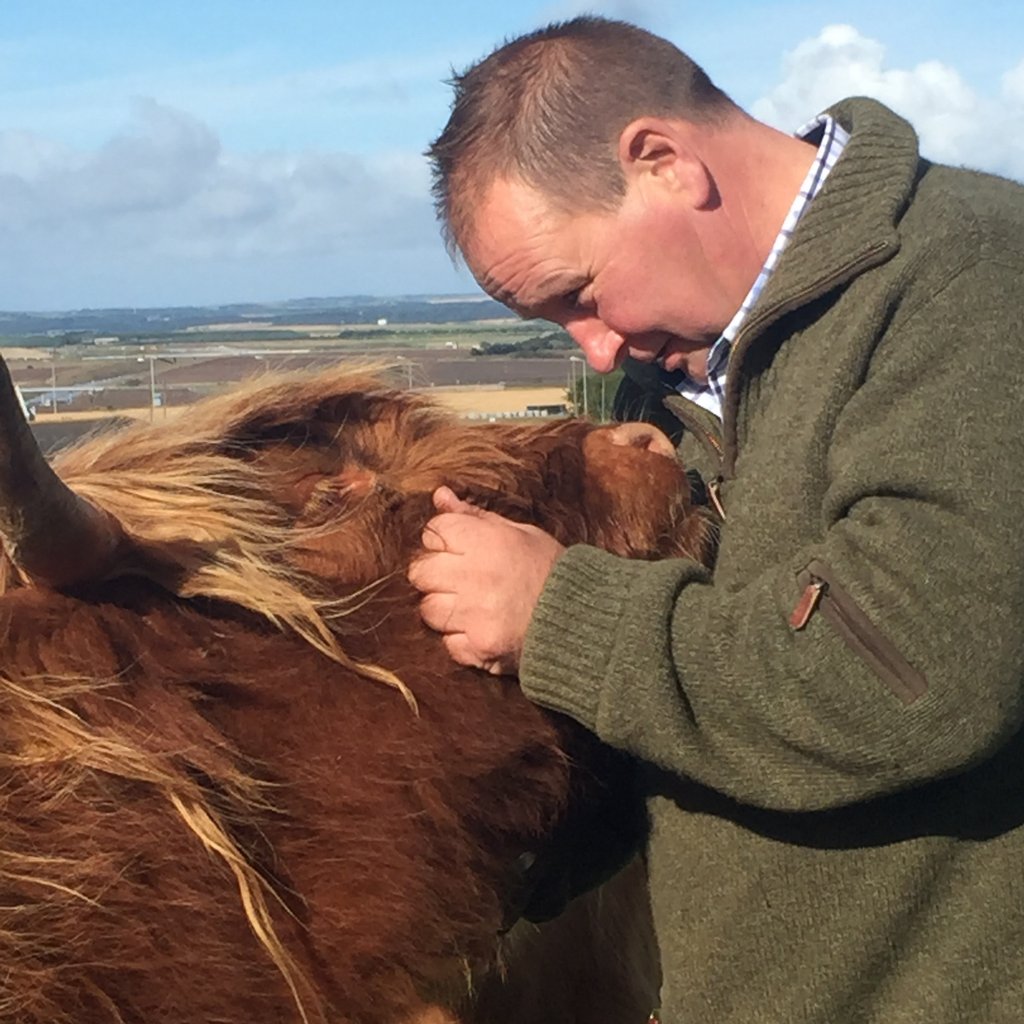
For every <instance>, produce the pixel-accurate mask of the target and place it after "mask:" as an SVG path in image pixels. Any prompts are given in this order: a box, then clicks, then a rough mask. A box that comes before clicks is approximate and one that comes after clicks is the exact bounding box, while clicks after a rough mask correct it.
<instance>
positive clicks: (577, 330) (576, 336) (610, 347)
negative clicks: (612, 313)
mask: <svg viewBox="0 0 1024 1024" xmlns="http://www.w3.org/2000/svg"><path fill="white" fill-rule="evenodd" d="M565 329H566V330H567V331H568V332H569V337H571V338H572V340H573V341H575V342H576V344H577V345H579V347H580V350H581V351H582V352H583V354H584V356H586V359H587V362H588V363H589V364H590V367H591V369H593V370H596V371H597V372H598V373H609V372H610V371H612V370H614V369H615V367H616V365H617V363H618V361H619V358H620V357H619V353H620V352H621V351H623V349H624V347H625V344H626V339H625V338H624V337H623V336H622V335H621V334H619V333H618V332H617V331H613V330H612V329H611V328H610V327H608V326H607V324H604V323H602V322H601V321H600V320H598V319H597V318H588V319H586V320H577V321H576V322H575V323H570V324H567V325H566V328H565Z"/></svg>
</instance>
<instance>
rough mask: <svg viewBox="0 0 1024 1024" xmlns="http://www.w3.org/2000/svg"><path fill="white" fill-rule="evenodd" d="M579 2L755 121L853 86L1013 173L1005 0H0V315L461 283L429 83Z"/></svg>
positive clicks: (929, 132)
mask: <svg viewBox="0 0 1024 1024" xmlns="http://www.w3.org/2000/svg"><path fill="white" fill-rule="evenodd" d="M503 7H506V8H508V9H507V10H506V11H505V12H504V13H502V8H503ZM583 10H590V11H594V12H596V13H603V14H608V15H610V16H614V17H622V18H626V19H627V20H631V21H634V22H636V23H638V24H641V25H643V26H645V27H647V28H650V29H652V30H654V31H656V32H659V33H661V34H663V35H665V36H667V37H668V38H670V39H672V40H673V42H675V43H676V44H678V45H679V46H680V47H681V48H683V49H684V50H686V51H687V52H688V53H689V54H690V55H691V56H692V57H694V58H695V59H696V60H697V61H699V62H700V63H702V64H703V65H704V66H705V68H706V69H707V70H708V71H709V72H710V74H711V75H712V77H713V78H714V79H715V80H716V82H717V83H718V84H719V85H720V86H722V87H723V88H724V89H725V90H726V91H727V92H729V93H730V94H731V95H732V96H733V98H734V99H736V100H737V101H738V102H740V103H741V104H742V105H743V106H745V107H746V108H747V109H749V110H751V111H752V112H753V113H755V114H756V115H758V116H760V117H762V118H763V119H765V120H767V121H769V122H770V123H773V124H776V125H777V126H778V127H782V128H786V129H793V128H795V127H797V126H798V125H799V124H801V123H802V122H803V121H805V120H806V119H807V118H809V117H810V116H812V115H813V114H814V113H816V112H817V110H818V109H820V108H821V107H822V106H825V105H827V104H828V103H829V102H832V101H833V100H835V99H838V98H840V97H841V96H843V95H848V94H850V93H854V92H859V93H867V94H870V95H875V96H878V97H879V98H880V99H882V100H884V101H886V102H888V103H890V105H892V106H895V107H896V108H897V109H898V110H900V112H901V113H903V114H904V115H905V116H908V117H910V118H911V120H912V121H913V122H914V124H915V125H916V127H917V128H918V130H919V132H920V133H921V137H922V142H923V148H924V151H925V153H926V154H927V155H929V156H932V157H935V158H937V159H942V160H947V161H950V162H955V163H966V164H969V165H972V166H978V167H983V168H985V169H989V170H994V171H998V172H1000V173H1003V174H1007V175H1010V176H1013V177H1017V178H1024V5H1022V4H1020V3H1019V0H1012V2H1011V0H1005V2H1003V0H976V2H975V3H972V4H965V3H962V2H960V3H952V2H945V0H935V2H931V3H929V2H927V0H923V2H919V3H916V4H913V5H911V4H902V3H898V2H896V0H888V2H880V0H860V2H850V3H820V2H819V3H805V2H779V3H756V2H752V0H719V2H718V3H712V4H709V3H707V2H706V0H705V2H702V3H690V2H686V0H611V2H604V3H602V2H594V3H590V4H581V3H575V2H573V0H541V2H531V0H519V2H518V3H516V4H514V5H497V4H495V5H491V4H485V3H481V2H480V0H433V2H430V0H426V2H424V0H420V2H412V0H377V2H376V3H373V2H360V3H355V2H351V0H289V2H287V3H286V2H283V0H245V2H242V0H175V2H174V3H170V2H164V0H149V2H144V3H140V2H139V0H132V2H126V0H33V2H32V3H31V4H29V3H17V2H15V0H6V2H3V3H2V4H0V309H7V310H14V309H18V310H24V309H64V308H73V307H86V306H93V307H95V306H110V305H122V306H150V305H179V304H193V303H222V302H236V301H241V302H244V301H258V300H273V299H283V298H296V297H301V296H310V295H345V294H353V293H372V294H379V295H390V294H406V293H423V292H466V291H473V290H474V289H475V286H474V285H473V282H472V280H471V279H470V278H469V277H468V276H467V275H466V273H465V272H464V271H461V270H459V269H457V268H453V267H452V266H451V264H450V262H449V260H448V258H447V256H446V254H445V253H444V250H443V247H442V245H441V242H440V238H439V235H438V232H437V229H436V226H435V225H434V222H433V214H432V211H431V208H430V202H429V195H428V185H429V176H428V172H427V168H426V165H425V162H424V160H423V158H422V156H421V153H422V151H423V149H424V147H425V146H426V145H427V143H428V142H429V141H430V139H431V138H433V137H434V136H435V135H436V134H437V132H438V131H439V130H440V129H441V127H442V126H443V124H444V121H445V118H446V116H447V110H448V104H449V92H448V89H447V87H446V86H445V85H444V79H445V78H446V77H447V75H448V73H449V69H450V68H451V67H453V66H454V67H456V68H462V67H464V66H465V65H466V64H467V63H469V62H470V61H472V60H474V59H476V58H478V57H480V56H483V55H484V54H485V53H487V52H488V51H489V50H490V49H491V48H492V47H493V46H494V45H495V44H497V43H499V42H500V41H502V39H504V38H505V37H507V36H509V35H514V34H517V33H519V32H523V31H528V30H530V29H532V28H535V27H538V26H539V25H541V24H544V23H545V22H547V21H550V20H552V19H557V18H562V17H569V16H572V15H573V14H577V13H580V12H581V11H583Z"/></svg>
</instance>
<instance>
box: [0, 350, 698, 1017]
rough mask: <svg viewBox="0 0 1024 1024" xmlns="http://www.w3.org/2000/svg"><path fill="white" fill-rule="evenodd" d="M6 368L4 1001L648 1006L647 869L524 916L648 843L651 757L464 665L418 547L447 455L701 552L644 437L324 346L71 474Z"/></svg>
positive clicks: (678, 481)
mask: <svg viewBox="0 0 1024 1024" xmlns="http://www.w3.org/2000/svg"><path fill="white" fill-rule="evenodd" d="M0 370H2V373H0V392H2V393H4V394H6V395H7V397H6V398H0V533H2V534H3V537H4V538H5V542H6V543H5V549H6V554H5V556H4V557H3V559H2V562H0V592H2V596H0V652H2V655H0V656H2V662H0V665H2V668H0V963H2V964H3V985H2V989H0V1021H3V1022H5V1024H14V1022H17V1024H71V1022H76V1024H83V1022H86V1024H94V1022H95V1024H100V1022H108V1021H109V1022H122V1024H143V1022H145V1024H151V1022H153V1024H155V1022H157V1021H159V1022H161V1024H200V1022H202V1024H207V1022H208V1024H214V1022H217V1024H235V1022H237V1024H242V1022H245V1024H250V1022H271V1021H274V1022H277V1021H291V1020H295V1021H299V1020H301V1021H305V1022H308V1024H311V1022H333V1024H340V1022H350V1024H371V1022H409V1024H412V1022H419V1024H427V1022H435V1021H437V1022H455V1021H482V1020H487V1021H490V1022H499V1021H506V1022H508V1024H512V1022H526V1021H540V1020H541V1019H545V1020H550V1019H557V1020H559V1021H560V1022H571V1021H580V1022H583V1021H587V1022H588V1024H594V1022H608V1024H611V1022H613V1021H614V1022H621V1024H630V1022H631V1021H638V1022H639V1021H643V1020H645V1019H646V1013H647V1011H648V1010H649V1009H651V1007H652V1005H653V1000H654V998H655V993H656V984H657V965H656V957H655V955H654V952H653V946H652V945H651V940H650V933H649V930H648V927H647V923H646V917H645V914H646V907H645V906H644V905H643V887H642V884H640V885H638V884H637V879H638V877H639V876H638V873H637V872H638V870H639V869H638V868H637V867H636V866H634V867H633V869H632V873H631V874H627V875H625V876H620V878H619V879H618V880H616V881H615V882H613V883H612V885H613V886H618V887H619V891H618V892H616V891H615V890H614V889H612V890H611V891H610V892H608V891H603V890H598V894H597V895H596V896H590V897H584V898H582V899H579V900H576V901H575V902H574V903H572V904H571V905H570V907H569V911H568V912H567V915H564V916H563V917H562V918H560V919H558V920H556V921H554V922H553V923H552V924H550V925H545V926H542V927H541V928H540V929H539V930H534V929H533V926H525V927H524V926H523V925H522V924H520V925H518V926H516V927H515V928H513V927H512V926H513V925H514V924H515V922H516V921H517V920H518V919H520V918H521V917H522V916H523V915H524V914H528V915H529V916H531V917H543V916H545V914H547V913H554V912H556V911H557V910H559V909H560V908H561V906H562V904H563V903H565V902H567V901H568V900H569V899H570V898H571V897H572V896H574V895H575V893H576V890H577V889H578V888H579V886H580V885H581V884H584V883H588V882H593V881H596V880H597V879H598V878H599V877H600V876H601V874H602V872H604V873H607V872H608V871H610V870H611V869H612V868H613V867H614V866H616V865H617V863H618V862H624V861H625V860H627V859H628V857H629V855H630V854H631V853H632V852H633V851H634V850H635V849H636V846H637V843H638V841H639V833H640V831H641V830H642V827H643V812H642V807H641V804H640V802H639V801H638V800H637V799H636V798H635V795H634V794H633V793H632V791H631V785H632V782H631V780H632V776H631V772H630V768H629V765H628V764H627V763H626V762H625V761H624V760H623V759H622V758H620V757H619V756H618V755H616V754H614V753H613V752H611V751H608V750H607V749H604V748H602V747H601V746H600V745H599V744H597V743H596V742H595V741H594V740H593V738H592V737H590V736H589V735H588V734H587V733H585V732H584V731H583V730H582V729H580V728H579V727H577V726H575V725H574V724H573V723H571V722H569V721H567V720H565V719H563V718H560V717H558V716H556V715H553V714H549V713H547V712H544V711H542V710H540V709H538V708H537V707H535V706H534V705H532V704H531V703H530V702H528V701H527V700H526V699H525V698H524V697H523V696H522V695H521V694H520V692H519V690H518V689H517V687H516V685H515V684H514V682H513V681H509V680H497V681H496V680H495V679H493V678H491V677H488V676H485V675H484V674H482V673H479V672H476V671H473V670H469V669H464V668H459V667H457V666H455V665H454V664H452V663H451V662H450V661H449V659H448V657H447V655H446V653H445V651H444V649H443V646H442V645H441V643H440V641H439V639H438V638H437V637H436V636H435V635H433V634H432V633H431V632H430V631H429V630H427V629H426V628H425V627H424V626H423V625H422V624H421V622H420V619H419V616H418V613H417V601H416V596H415V594H414V592H413V591H412V590H411V588H410V586H409V584H408V583H407V581H406V579H405V569H406V567H407V565H408V562H409V560H410V559H411V558H412V557H414V556H415V554H416V552H417V550H418V549H419V544H420V535H421V531H422V529H423V525H424V523H425V522H426V520H427V519H428V518H429V517H430V514H431V501H430V495H431V492H432V491H433V490H434V489H435V488H436V487H437V486H438V485H440V484H448V485H450V486H451V487H452V488H453V489H455V490H456V491H457V493H459V494H460V495H462V496H464V497H467V498H469V499H471V500H472V501H474V502H477V503H479V504H481V505H483V506H486V507H488V508H492V509H495V510H496V511H499V512H501V513H502V514H504V515H507V516H512V517H515V518H518V519H520V520H523V521H529V522H534V523H537V524H538V525H540V526H542V527H544V528H545V529H547V530H549V531H551V532H553V533H554V534H555V535H556V536H557V537H559V539H560V540H562V541H563V542H564V543H566V544H570V543H578V542H583V543H590V544H597V545H601V546H603V547H605V548H608V549H610V550H612V551H615V552H618V553H620V554H623V555H627V556H630V557H638V558H655V557H663V556H672V555H691V556H696V557H702V556H703V555H704V554H705V553H706V544H707V525H706V522H705V521H704V520H703V519H702V518H701V516H700V515H697V514H695V513H694V512H693V510H692V509H691V508H690V506H689V503H688V489H687V486H686V478H685V475H684V474H683V471H682V470H681V468H680V467H679V466H678V465H677V464H676V462H675V460H674V459H669V458H664V457H662V455H661V454H659V453H658V452H657V451H654V450H651V449H656V448H657V447H658V446H659V444H660V443H661V442H660V441H658V440H656V435H655V434H654V433H653V432H652V431H651V430H650V429H648V428H643V427H640V428H614V429H613V428H607V427H605V428H601V427H595V426H594V425H592V424H588V423H586V422H582V421H573V420H565V421H556V422H538V423H534V424H531V425H528V426H520V425H501V424H499V425H492V426H472V425H468V424H466V423H464V422H462V421H460V420H458V419H456V418H454V417H453V416H451V415H449V414H447V413H445V412H443V411H441V410H440V409H439V408H437V407H436V406H435V405H433V404H431V403H430V402H429V401H428V400H426V399H424V398H423V397H420V396H418V395H415V394H413V393H411V392H407V391H399V390H396V389H394V388H392V387H390V386H388V385H387V384H386V383H384V382H383V381H382V379H380V378H375V377H370V376H366V375H360V374H353V373H352V372H348V371H345V370H341V369H335V370H332V371H328V372H324V373H321V374H319V375H315V376H301V377H299V376H295V377H281V378H271V379H266V380H264V381H258V382H253V383H250V384H249V385H248V386H246V387H244V388H242V389H241V390H238V391H236V392H235V393H233V394H230V395H227V396H224V397H220V398H215V399H211V400H208V401H207V402H205V403H203V404H201V405H198V406H196V407H194V408H193V409H191V410H189V412H188V413H187V414H186V415H183V416H181V417H180V418H179V419H177V420H175V421H172V422H171V423H169V424H167V425H165V426H159V427H154V426H149V425H140V426H138V427H132V428H128V429H125V430H122V431H119V432H115V433H108V434H101V435H97V436H95V437H93V438H91V439H89V440H86V441H85V442H83V443H80V444H78V445H77V446H75V447H74V448H72V449H69V450H67V451H65V452H63V453H61V454H60V455H59V456H58V457H57V458H56V459H55V460H54V467H53V469H51V468H50V466H49V465H48V464H47V463H46V461H45V460H44V459H43V458H42V456H41V455H40V454H39V452H38V450H37V449H36V448H34V447H33V445H32V443H31V437H30V434H29V432H28V428H27V427H26V425H25V424H24V422H23V420H22V418H21V416H20V414H19V413H17V411H16V408H15V406H14V403H13V400H12V399H11V398H10V382H9V379H8V378H7V373H6V368H5V367H2V363H0ZM669 450H670V449H669ZM510 928H511V932H510ZM605 929H610V930H611V931H610V932H609V933H607V934H606V933H605V931H604V930H605ZM623 929H625V930H627V931H628V930H631V931H630V933H629V934H628V935H627V934H626V933H625V932H624V931H623ZM520 933H521V934H520ZM566 933H568V934H566ZM548 936H550V939H549V938H548ZM624 961H628V962H624ZM531 965H532V966H531ZM556 965H557V967H556ZM554 967H556V969H557V976H556V977H555V982H556V984H557V986H558V987H560V988H561V989H562V990H563V995H562V996H561V997H560V998H563V999H564V1002H563V1003H562V1004H556V1003H555V1002H554V1001H553V1000H554V996H553V995H552V993H551V991H550V990H548V991H547V992H545V991H544V985H545V984H549V982H546V981H545V980H544V979H545V978H549V979H550V977H551V972H552V969H553V968H554ZM545 972H546V973H545ZM574 986H575V987H574Z"/></svg>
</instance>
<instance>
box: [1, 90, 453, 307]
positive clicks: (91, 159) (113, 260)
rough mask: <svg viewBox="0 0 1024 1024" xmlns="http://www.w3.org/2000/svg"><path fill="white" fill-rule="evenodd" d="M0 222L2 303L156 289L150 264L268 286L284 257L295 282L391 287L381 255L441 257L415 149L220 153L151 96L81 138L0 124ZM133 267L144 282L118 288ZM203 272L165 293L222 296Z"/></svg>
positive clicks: (394, 261)
mask: <svg viewBox="0 0 1024 1024" xmlns="http://www.w3.org/2000/svg"><path fill="white" fill-rule="evenodd" d="M0 224H2V225H3V226H4V234H5V236H6V237H5V245H4V246H3V247H0V262H2V263H3V264H8V263H9V265H6V266H3V267H2V268H0V269H2V274H0V276H2V278H3V280H2V283H0V288H2V291H0V308H8V309H10V308H29V304H30V300H27V299H21V300H19V298H18V297H17V296H19V295H26V294H31V295H35V296H38V298H36V299H34V300H31V302H32V304H34V305H35V306H36V307H38V305H40V304H42V305H53V304H58V305H73V304H78V303H81V302H88V304H91V305H103V304H109V303H110V302H118V303H126V304H148V303H151V302H162V301H167V300H166V299H164V298H163V297H158V295H157V294H155V293H158V292H159V291H160V288H161V279H160V278H159V276H155V275H154V274H153V271H154V269H160V268H168V270H169V271H170V273H171V276H172V277H174V276H176V275H177V274H178V273H180V271H181V270H183V269H185V268H187V269H188V271H189V272H190V273H191V274H192V275H193V276H194V278H195V280H196V281H197V282H203V280H204V278H205V279H206V280H207V281H210V280H211V279H213V280H215V282H216V286H217V287H218V288H221V289H222V288H223V287H224V284H223V282H225V281H230V280H232V279H233V278H234V279H237V280H239V281H242V282H245V281H248V282H249V289H248V292H247V294H250V295H267V296H283V295H287V294H289V291H288V288H286V287H284V286H283V285H282V287H280V288H278V287H275V283H276V282H277V281H278V280H279V279H280V276H281V274H282V265H283V263H288V264H290V265H291V267H294V268H295V270H296V271H298V270H299V269H300V268H301V269H302V270H303V271H304V272H305V273H306V274H307V277H306V280H307V285H306V287H304V288H301V293H302V294H308V293H310V292H311V291H313V292H316V291H321V292H322V291H323V290H327V291H330V292H332V293H338V292H347V291H366V290H376V291H393V290H394V288H395V285H396V284H397V283H398V282H397V281H390V282H389V280H388V270H389V267H391V266H400V265H402V264H403V263H405V264H411V263H414V259H413V257H414V256H415V257H416V258H422V256H423V254H424V253H430V259H432V260H433V261H434V262H435V263H437V264H441V263H442V261H444V260H445V257H444V256H443V250H442V247H441V245H440V242H439V239H438V232H437V228H436V226H435V224H434V219H433V212H432V209H431V205H430V199H429V174H428V170H427V167H426V164H425V161H424V160H423V158H422V157H421V156H420V155H419V154H417V153H412V152H401V151H398V152H381V153H376V154H373V155H370V156H363V155H353V154H347V153H341V152H315V151H307V152H301V153H293V154H281V153H261V154H245V155H242V154H237V153H229V152H226V151H225V150H224V148H223V147H222V146H221V143H220V141H219V139H218V137H217V135H216V134H215V133H214V132H213V131H212V130H211V129H210V128H209V127H208V126H207V125H205V124H204V123H202V122H201V121H199V120H198V119H196V118H194V117H192V116H190V115H188V114H185V113H182V112H181V111H178V110H175V109H172V108H170V107H168V106H165V105H161V104H158V103H156V102H154V101H152V100H142V101H139V102H138V103H137V105H136V108H135V112H134V116H133V118H132V121H131V123H130V124H128V125H127V126H124V127H123V128H121V129H120V130H119V131H117V132H116V133H115V134H114V135H113V136H112V137H110V138H108V139H107V140H106V141H104V142H103V143H102V144H101V145H100V146H98V147H97V148H95V149H94V150H91V151H90V150H79V149H73V148H70V147H66V146H60V145H57V144H55V143H51V142H48V141H47V140H46V139H44V138H41V137H39V136H36V135H32V134H30V133H26V132H7V133H4V132H0ZM203 267H207V268H209V274H205V275H204V273H203ZM311 268H315V269H313V271H312V272H311ZM375 273H376V275H377V278H378V279H376V280H374V279H373V275H374V274H375ZM144 274H145V278H144ZM136 275H137V276H138V278H139V280H140V281H141V280H143V279H145V280H146V284H145V285H144V286H143V287H144V288H145V290H146V294H145V295H139V296H129V294H128V293H129V291H130V289H131V282H132V281H133V280H134V279H135V278H136ZM425 276H429V275H425ZM434 276H435V277H436V276H437V275H436V274H435V275H434ZM98 279H102V280H104V281H106V282H107V285H106V286H100V285H98V284H97V280H98ZM48 281H53V282H56V283H60V284H61V285H63V286H64V287H65V289H66V292H67V293H68V298H67V299H63V300H62V299H61V298H60V297H59V296H58V295H57V294H56V291H57V290H56V288H52V287H51V290H52V291H53V292H54V297H53V298H52V299H49V300H48V299H46V298H45V296H47V295H48V294H49V292H48V291H47V287H46V282H48ZM331 282H336V284H335V286H334V287H330V283H331ZM79 283H80V284H81V286H82V287H76V284H79ZM343 283H349V286H348V287H344V286H343ZM85 284H88V287H89V288H90V289H94V290H93V291H88V290H87V289H86V288H85ZM291 287H295V285H294V284H289V288H291ZM202 288H203V285H202V284H197V289H196V290H194V291H193V294H192V295H191V296H189V295H183V296H182V297H181V299H180V301H183V302H188V301H214V300H215V299H219V298H220V297H223V292H221V293H220V295H218V296H212V295H211V296H210V297H209V298H205V297H200V296H199V295H198V292H199V291H202ZM117 289H120V292H121V295H122V297H121V298H114V297H113V293H114V292H115V291H116V290H117ZM424 290H426V289H424ZM79 291H82V293H83V296H85V297H84V298H79V297H78V292H79ZM72 295H73V296H74V297H72ZM227 297H230V296H227Z"/></svg>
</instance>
